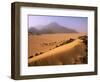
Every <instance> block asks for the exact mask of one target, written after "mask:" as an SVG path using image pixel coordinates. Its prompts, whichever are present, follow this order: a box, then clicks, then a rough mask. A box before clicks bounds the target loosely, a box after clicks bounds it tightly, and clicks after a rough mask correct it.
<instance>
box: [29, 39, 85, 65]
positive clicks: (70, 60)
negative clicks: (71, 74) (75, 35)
mask: <svg viewBox="0 0 100 82" xmlns="http://www.w3.org/2000/svg"><path fill="white" fill-rule="evenodd" d="M85 48H86V46H85V45H84V44H83V43H82V40H80V39H77V40H75V41H73V42H71V43H68V44H65V45H63V46H60V47H57V48H55V49H52V50H50V51H48V52H46V53H44V54H41V55H39V56H36V57H33V58H30V59H29V61H28V63H29V65H30V66H42V65H66V64H74V63H76V62H77V63H81V62H80V61H79V57H82V56H85V55H86V52H85Z"/></svg>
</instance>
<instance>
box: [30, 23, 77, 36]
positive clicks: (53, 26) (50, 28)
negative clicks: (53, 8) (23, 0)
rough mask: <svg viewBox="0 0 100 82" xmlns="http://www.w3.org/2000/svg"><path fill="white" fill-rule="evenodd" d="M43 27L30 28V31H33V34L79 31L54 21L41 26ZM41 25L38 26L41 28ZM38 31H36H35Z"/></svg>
mask: <svg viewBox="0 0 100 82" xmlns="http://www.w3.org/2000/svg"><path fill="white" fill-rule="evenodd" d="M41 27H42V29H36V27H35V29H34V27H33V29H32V28H30V29H29V31H31V32H32V31H33V32H32V33H33V34H48V33H49V34H52V33H77V31H76V30H74V29H71V28H67V27H64V26H61V25H60V24H58V23H56V22H52V23H49V24H48V25H45V26H41ZM41 27H37V28H41ZM35 31H36V32H35Z"/></svg>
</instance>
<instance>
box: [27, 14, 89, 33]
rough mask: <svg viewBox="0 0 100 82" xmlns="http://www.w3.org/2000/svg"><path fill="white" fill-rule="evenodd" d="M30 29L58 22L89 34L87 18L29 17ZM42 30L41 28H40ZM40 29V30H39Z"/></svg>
mask: <svg viewBox="0 0 100 82" xmlns="http://www.w3.org/2000/svg"><path fill="white" fill-rule="evenodd" d="M28 20H29V28H30V27H37V26H41V25H48V24H50V23H53V22H56V23H58V24H59V25H61V26H64V27H67V28H72V29H75V30H76V31H78V32H87V27H88V18H87V17H69V16H35V15H31V16H28ZM39 28H40V27H39ZM39 28H38V29H39Z"/></svg>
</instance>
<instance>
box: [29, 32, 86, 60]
mask: <svg viewBox="0 0 100 82" xmlns="http://www.w3.org/2000/svg"><path fill="white" fill-rule="evenodd" d="M83 35H86V33H57V34H41V35H29V36H28V57H29V58H30V57H31V56H36V54H37V55H40V53H46V52H48V51H50V50H52V49H54V48H56V46H59V45H60V44H61V43H63V42H64V41H67V40H69V39H70V38H72V39H77V38H78V37H79V36H83Z"/></svg>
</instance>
